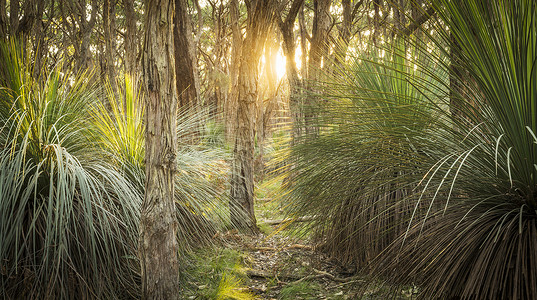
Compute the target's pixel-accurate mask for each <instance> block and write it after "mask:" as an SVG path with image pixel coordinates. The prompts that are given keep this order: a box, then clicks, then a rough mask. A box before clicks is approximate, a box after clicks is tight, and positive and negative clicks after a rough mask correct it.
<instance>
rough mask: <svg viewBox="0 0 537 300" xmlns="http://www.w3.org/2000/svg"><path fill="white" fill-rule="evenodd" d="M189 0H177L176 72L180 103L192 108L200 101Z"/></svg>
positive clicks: (175, 33)
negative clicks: (188, 9)
mask: <svg viewBox="0 0 537 300" xmlns="http://www.w3.org/2000/svg"><path fill="white" fill-rule="evenodd" d="M187 8H188V3H187V0H175V26H174V43H175V72H176V74H177V95H178V98H179V100H178V104H179V107H181V108H186V109H192V108H194V107H195V106H196V105H197V104H198V103H199V89H200V86H199V79H198V72H197V63H196V56H195V55H196V54H195V51H194V42H193V40H192V23H191V21H190V15H189V14H188V11H187Z"/></svg>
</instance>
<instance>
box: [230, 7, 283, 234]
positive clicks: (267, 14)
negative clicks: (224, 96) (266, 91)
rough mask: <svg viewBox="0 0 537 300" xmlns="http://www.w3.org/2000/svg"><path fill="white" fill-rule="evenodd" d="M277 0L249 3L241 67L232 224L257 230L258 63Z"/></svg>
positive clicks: (231, 203)
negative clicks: (256, 129)
mask: <svg viewBox="0 0 537 300" xmlns="http://www.w3.org/2000/svg"><path fill="white" fill-rule="evenodd" d="M275 4H276V0H256V1H251V2H247V5H246V8H247V11H248V17H247V21H246V22H247V23H246V38H245V39H244V41H243V42H242V47H241V56H240V64H239V68H238V72H239V75H238V76H239V77H238V89H237V90H238V94H237V99H238V107H237V118H236V122H237V123H236V128H237V130H236V132H235V148H234V151H233V166H232V174H231V200H230V208H231V223H232V224H233V225H234V226H236V227H237V228H238V229H240V230H243V231H254V232H255V231H257V227H256V219H255V214H254V142H255V141H254V132H255V115H256V110H255V108H256V105H255V104H256V102H257V100H258V99H257V98H258V73H259V72H258V70H257V68H258V64H259V60H260V58H261V54H262V53H263V47H264V44H265V40H266V38H267V35H268V32H269V29H270V27H271V25H272V22H273V20H274V17H275V10H274V7H275Z"/></svg>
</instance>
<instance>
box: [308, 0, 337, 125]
mask: <svg viewBox="0 0 537 300" xmlns="http://www.w3.org/2000/svg"><path fill="white" fill-rule="evenodd" d="M330 4H331V0H314V1H313V5H314V15H313V29H312V33H311V42H310V51H309V59H308V77H307V79H308V86H309V89H310V90H312V91H314V90H315V89H316V86H317V85H318V80H319V78H320V76H321V74H322V68H323V67H324V65H326V63H327V58H328V49H329V47H328V38H329V32H330V25H331V17H330ZM317 100H318V99H317V98H316V97H315V96H311V97H309V98H308V102H309V103H308V104H307V105H308V106H309V108H308V109H307V110H306V112H305V124H306V132H307V133H315V132H316V129H315V128H314V127H313V126H311V125H310V123H311V121H312V118H313V117H314V115H315V112H314V110H315V106H316V102H317Z"/></svg>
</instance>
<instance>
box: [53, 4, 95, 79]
mask: <svg viewBox="0 0 537 300" xmlns="http://www.w3.org/2000/svg"><path fill="white" fill-rule="evenodd" d="M60 3H61V4H63V5H65V8H67V11H64V12H63V14H64V15H63V17H62V21H63V24H64V26H65V29H66V30H67V31H69V37H70V39H71V44H72V45H73V47H74V49H75V57H74V59H75V70H77V71H81V70H86V69H87V68H88V67H89V66H90V65H91V62H92V53H91V51H90V45H91V35H92V33H93V28H94V27H95V23H96V22H97V10H98V9H99V6H98V5H97V4H98V2H97V0H91V5H88V3H87V2H86V0H81V1H75V0H67V1H61V2H60ZM63 5H62V6H60V7H61V8H63ZM88 7H91V11H90V12H89V16H88ZM67 17H69V18H70V19H71V22H68V21H67ZM65 50H66V56H67V57H68V54H67V53H68V49H67V47H65Z"/></svg>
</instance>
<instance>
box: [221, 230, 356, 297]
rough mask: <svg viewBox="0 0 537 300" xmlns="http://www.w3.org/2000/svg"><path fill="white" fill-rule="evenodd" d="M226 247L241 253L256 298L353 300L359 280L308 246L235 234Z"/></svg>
mask: <svg viewBox="0 0 537 300" xmlns="http://www.w3.org/2000/svg"><path fill="white" fill-rule="evenodd" d="M228 243H229V244H230V246H231V247H232V248H234V249H236V250H239V251H241V252H243V253H245V254H246V255H245V257H246V259H245V260H246V261H245V265H246V266H247V270H246V273H247V274H248V277H249V278H250V280H249V284H248V285H249V290H250V292H252V293H254V294H255V295H256V296H257V297H258V299H357V298H359V297H358V296H357V295H358V288H359V287H361V286H363V280H360V279H359V278H357V277H350V275H351V274H344V273H343V272H342V271H341V268H339V267H338V266H337V264H336V263H335V262H333V261H331V260H330V259H329V258H327V257H325V256H324V255H322V254H321V253H319V252H318V251H315V250H314V249H313V247H312V246H311V245H308V244H307V243H305V242H303V241H300V240H297V239H296V238H290V237H288V236H285V231H283V232H279V233H278V234H274V235H269V236H267V235H265V234H259V235H257V236H242V235H236V236H235V237H234V238H232V239H228Z"/></svg>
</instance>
